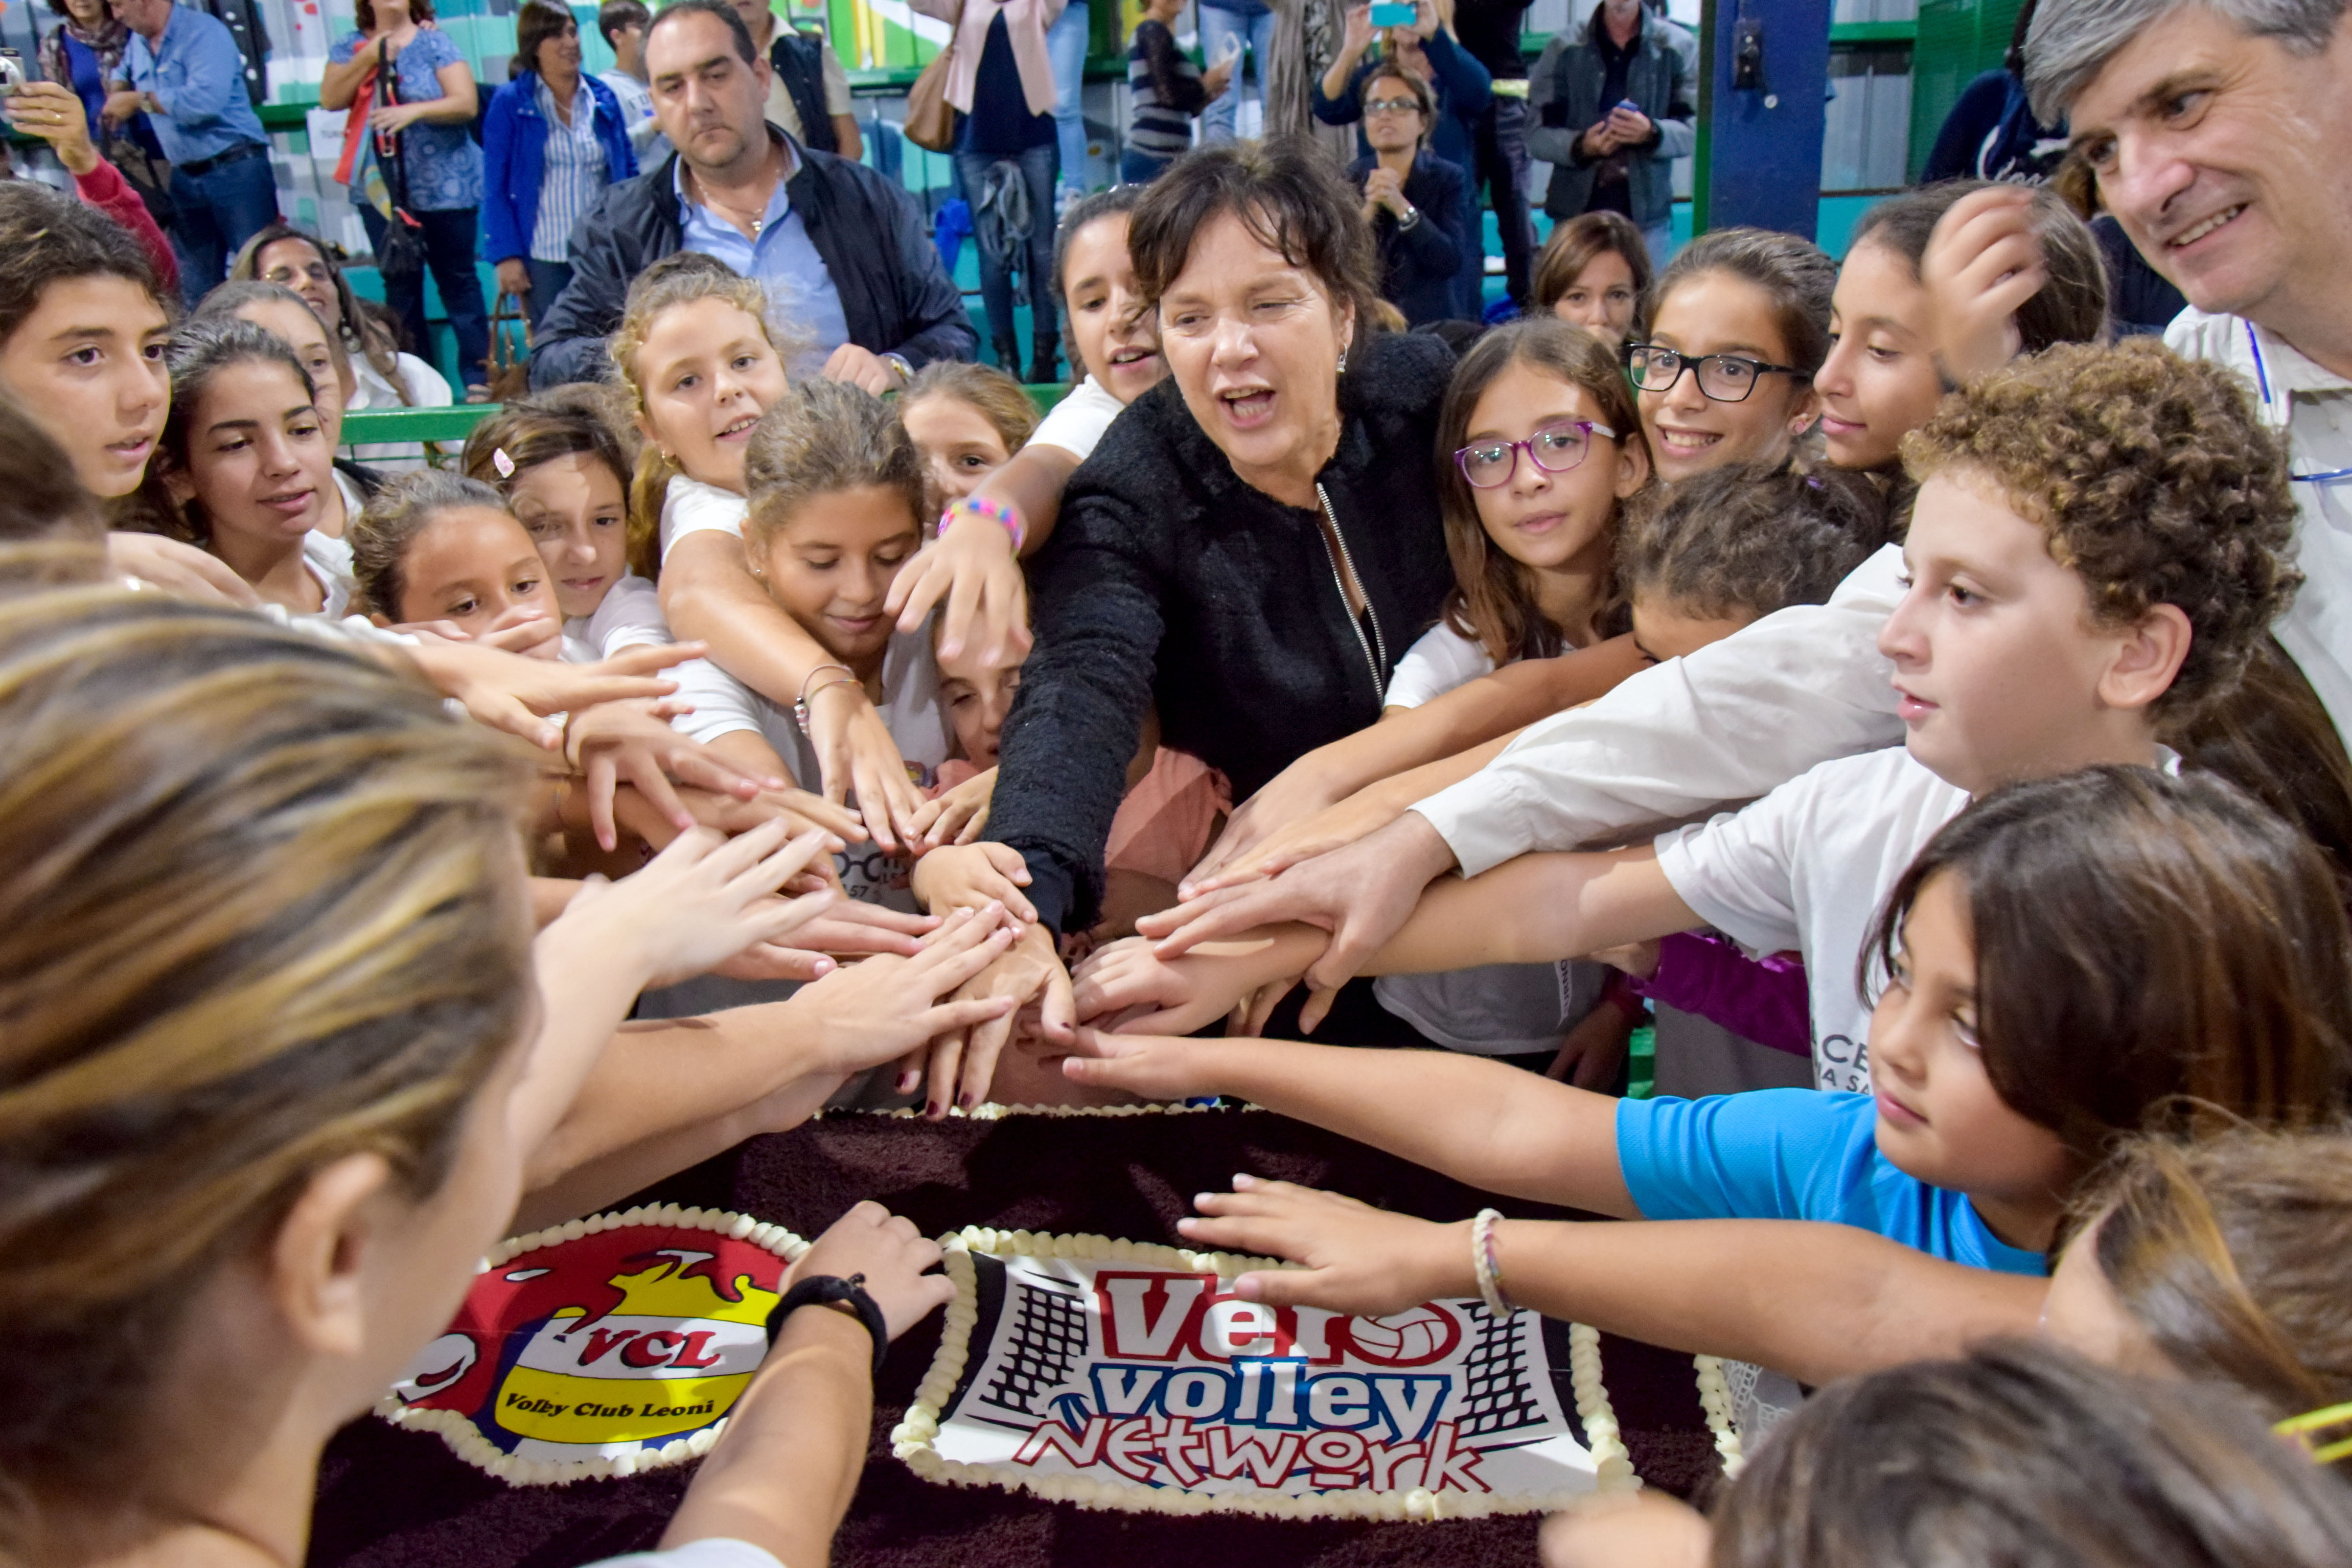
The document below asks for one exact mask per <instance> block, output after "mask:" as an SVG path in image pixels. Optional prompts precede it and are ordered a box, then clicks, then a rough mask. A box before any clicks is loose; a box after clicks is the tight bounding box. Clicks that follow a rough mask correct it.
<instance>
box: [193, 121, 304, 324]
mask: <svg viewBox="0 0 2352 1568" xmlns="http://www.w3.org/2000/svg"><path fill="white" fill-rule="evenodd" d="M172 205H173V209H174V216H173V219H172V249H173V252H174V253H175V254H176V255H177V257H178V258H179V262H180V293H181V295H182V296H183V297H184V299H186V300H187V301H188V308H189V309H190V310H194V308H195V305H196V301H197V300H201V299H203V298H204V297H205V294H206V293H208V292H209V291H210V290H211V289H213V287H214V286H215V284H217V283H219V282H220V281H221V279H224V278H226V277H227V276H228V262H229V258H231V257H233V256H235V255H236V253H237V248H238V247H240V246H242V245H244V244H245V242H246V241H247V240H248V239H251V238H252V237H254V236H255V235H257V234H258V233H260V232H261V231H262V230H263V229H265V228H268V226H270V225H271V224H273V223H276V222H277V221H278V181H277V179H276V177H275V176H273V175H272V174H270V172H269V159H268V155H267V154H264V155H262V156H260V157H257V158H245V159H241V160H239V161H238V162H236V163H226V164H223V165H222V166H221V167H219V168H217V169H207V170H205V172H204V173H203V174H189V173H188V172H187V171H186V170H184V169H174V170H173V171H172Z"/></svg>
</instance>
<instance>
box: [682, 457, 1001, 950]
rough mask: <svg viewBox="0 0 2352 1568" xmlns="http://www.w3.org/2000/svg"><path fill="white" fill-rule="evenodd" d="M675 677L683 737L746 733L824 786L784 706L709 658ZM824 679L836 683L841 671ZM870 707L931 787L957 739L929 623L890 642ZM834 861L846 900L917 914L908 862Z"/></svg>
mask: <svg viewBox="0 0 2352 1568" xmlns="http://www.w3.org/2000/svg"><path fill="white" fill-rule="evenodd" d="M672 493H673V494H675V493H676V487H675V486H674V485H673V487H672ZM676 673H677V681H678V695H679V696H680V697H681V698H683V699H685V700H688V701H689V702H692V703H693V704H694V711H693V712H691V713H686V714H681V715H679V716H678V717H677V719H674V720H672V721H671V724H672V726H673V727H674V728H675V729H677V731H678V732H679V733H680V734H684V735H690V736H692V737H693V738H694V739H695V740H698V741H700V742H704V743H705V744H706V745H707V744H709V742H711V741H713V740H715V739H717V738H718V737H719V736H720V735H727V734H732V733H734V732H735V731H740V730H748V731H751V732H752V733H754V734H757V735H760V736H762V737H764V738H765V739H766V741H767V742H768V744H769V745H771V746H772V747H774V748H775V752H776V755H778V756H779V757H782V759H783V761H784V765H785V766H786V767H788V768H790V769H791V770H792V773H793V782H794V783H796V784H800V785H801V787H803V789H808V790H816V789H821V788H823V787H824V786H823V784H821V783H820V782H819V781H820V770H819V769H818V767H817V758H816V750H815V748H814V747H813V746H811V745H810V744H809V742H808V738H807V737H806V736H804V735H803V734H802V733H801V730H800V726H799V725H798V724H797V723H795V722H794V721H793V710H792V707H791V705H790V704H789V703H779V702H771V701H769V700H767V699H766V698H765V697H763V696H761V694H760V693H758V692H756V691H754V690H752V689H751V688H750V687H748V686H746V685H744V684H743V683H742V682H741V681H740V680H737V679H735V678H734V677H732V676H730V675H729V674H728V673H727V672H726V671H725V670H723V669H720V668H719V667H718V666H717V665H715V664H713V663H711V662H710V661H709V659H696V660H694V661H693V662H692V663H691V664H689V665H687V666H685V667H684V668H680V669H679V670H677V672H676ZM825 675H826V678H827V679H836V680H837V679H840V678H841V676H840V672H839V671H838V670H831V671H827V672H825ZM875 707H876V709H877V710H878V711H879V712H880V713H881V715H882V723H883V726H884V727H885V728H886V729H887V730H888V731H890V739H891V740H893V741H895V742H898V754H899V755H900V756H901V757H903V758H905V759H906V763H907V776H908V778H909V779H911V780H913V781H914V782H915V783H916V784H919V785H921V786H923V787H925V788H929V786H930V785H931V784H933V783H935V782H936V781H937V780H938V777H939V769H940V763H943V762H946V761H947V760H948V753H949V752H950V749H951V748H952V746H953V744H954V738H955V737H954V731H953V730H952V728H951V727H950V725H949V723H948V714H947V705H946V704H945V703H943V702H941V701H940V668H939V665H938V663H937V662H936V661H935V660H934V659H933V658H932V657H931V627H930V624H929V622H926V623H924V625H923V626H922V627H921V629H919V630H918V631H912V632H898V633H894V634H893V635H892V636H891V638H890V646H889V647H888V648H887V649H886V650H885V651H884V653H883V656H882V696H881V699H880V700H879V701H877V703H876V704H875ZM835 865H837V866H838V867H839V868H840V870H841V881H842V885H843V887H845V888H846V889H848V891H849V896H850V897H851V898H854V899H863V900H866V902H868V903H879V904H887V905H888V906H889V907H890V908H892V909H896V910H906V911H907V912H908V913H910V914H912V913H917V912H919V906H918V905H917V903H916V901H915V895H914V893H913V891H912V889H910V888H909V887H908V867H907V863H906V862H905V861H903V860H898V859H894V858H891V857H889V856H887V855H884V854H883V853H882V852H881V851H879V850H877V849H876V848H875V847H874V846H873V845H872V844H870V843H867V844H853V845H851V846H850V847H848V848H847V849H846V850H845V851H843V852H842V853H841V854H840V855H837V856H835Z"/></svg>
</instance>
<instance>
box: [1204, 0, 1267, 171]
mask: <svg viewBox="0 0 2352 1568" xmlns="http://www.w3.org/2000/svg"><path fill="white" fill-rule="evenodd" d="M1200 16H1201V58H1202V61H1203V62H1204V67H1203V68H1206V66H1213V65H1215V64H1216V63H1217V61H1218V60H1219V59H1220V58H1223V55H1224V52H1225V40H1226V39H1227V38H1239V39H1241V40H1242V41H1243V42H1244V43H1246V44H1247V45H1248V46H1249V53H1250V58H1251V59H1252V60H1254V61H1255V62H1256V65H1255V68H1256V71H1257V81H1258V98H1259V100H1261V101H1263V100H1264V99H1265V72H1266V63H1267V62H1268V61H1269V60H1271V59H1273V58H1274V24H1275V15H1274V13H1273V12H1272V11H1268V12H1266V13H1265V15H1264V16H1235V15H1234V13H1232V12H1231V11H1221V10H1219V9H1218V8H1217V7H1216V6H1214V5H1208V4H1207V3H1206V0H1203V3H1202V5H1201V8H1200ZM1241 107H1242V67H1241V62H1240V61H1238V60H1236V61H1235V62H1234V74H1233V79H1232V80H1230V81H1228V82H1226V83H1225V90H1224V91H1223V93H1222V94H1220V95H1219V96H1218V97H1216V98H1215V99H1213V100H1211V102H1210V104H1209V107H1208V108H1206V109H1204V110H1201V144H1202V146H1204V147H1209V146H1214V145H1215V144H1216V143H1217V142H1230V141H1232V140H1233V139H1234V116H1235V115H1237V114H1239V113H1240V112H1241Z"/></svg>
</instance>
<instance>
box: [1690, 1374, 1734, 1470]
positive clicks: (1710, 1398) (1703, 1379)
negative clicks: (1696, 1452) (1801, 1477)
mask: <svg viewBox="0 0 2352 1568" xmlns="http://www.w3.org/2000/svg"><path fill="white" fill-rule="evenodd" d="M1691 1364H1692V1365H1693V1366H1695V1367H1696V1368H1698V1404H1699V1408H1700V1409H1702V1410H1704V1411H1706V1429H1707V1431H1708V1432H1710V1433H1712V1434H1713V1435H1714V1437H1715V1451H1716V1452H1717V1454H1719V1455H1721V1456H1722V1458H1723V1473H1724V1476H1725V1478H1726V1479H1735V1480H1736V1479H1738V1476H1739V1472H1740V1471H1741V1470H1742V1469H1743V1468H1746V1466H1747V1464H1748V1456H1747V1454H1746V1453H1745V1452H1744V1451H1743V1450H1742V1449H1741V1447H1740V1446H1739V1428H1738V1426H1736V1425H1734V1424H1733V1422H1732V1419H1731V1384H1729V1383H1728V1382H1727V1381H1726V1380H1725V1378H1724V1375H1723V1358H1722V1357H1721V1356H1716V1355H1701V1356H1693V1357H1692V1358H1691Z"/></svg>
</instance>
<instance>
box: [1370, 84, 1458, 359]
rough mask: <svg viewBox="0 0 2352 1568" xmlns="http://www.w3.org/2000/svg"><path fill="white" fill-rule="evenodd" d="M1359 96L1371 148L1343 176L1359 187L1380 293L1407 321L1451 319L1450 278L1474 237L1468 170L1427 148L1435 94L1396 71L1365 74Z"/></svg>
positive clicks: (1454, 294) (1453, 295)
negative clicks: (1376, 254) (1376, 251)
mask: <svg viewBox="0 0 2352 1568" xmlns="http://www.w3.org/2000/svg"><path fill="white" fill-rule="evenodd" d="M1361 97H1362V101H1363V106H1364V140H1365V142H1368V143H1370V147H1371V149H1372V150H1371V151H1370V153H1365V154H1364V155H1363V156H1362V157H1360V158H1359V159H1357V160H1356V161H1355V162H1354V163H1351V164H1349V166H1348V177H1349V179H1351V180H1353V181H1355V182H1356V184H1357V186H1358V188H1359V189H1360V190H1361V191H1362V192H1363V193H1364V220H1365V221H1366V222H1367V223H1369V224H1370V225H1371V226H1372V238H1373V240H1374V242H1375V243H1376V244H1378V245H1379V247H1380V249H1381V298H1382V299H1384V300H1387V301H1388V302H1389V303H1390V304H1391V305H1394V306H1395V307H1396V308H1397V309H1398V310H1401V311H1402V312H1403V313H1404V319H1405V321H1406V322H1407V323H1408V324H1410V325H1412V326H1416V327H1417V326H1420V325H1421V324H1422V323H1423V322H1424V321H1447V320H1451V319H1454V318H1457V317H1459V316H1460V315H1461V314H1462V310H1463V300H1462V296H1461V292H1460V290H1459V289H1458V288H1457V287H1456V280H1457V279H1459V277H1460V276H1461V272H1462V258H1463V257H1464V256H1465V254H1467V253H1468V252H1469V251H1470V250H1471V249H1473V248H1475V246H1476V245H1477V243H1478V242H1477V240H1476V238H1475V233H1476V226H1475V216H1476V213H1475V205H1474V204H1473V203H1472V201H1471V199H1470V181H1469V176H1468V175H1467V174H1465V173H1464V172H1463V170H1462V169H1461V167H1460V166H1459V165H1457V164H1454V163H1448V162H1446V161H1445V160H1444V159H1443V158H1441V157H1439V156H1437V155H1436V154H1435V153H1432V152H1430V151H1429V149H1428V142H1429V132H1430V130H1431V128H1432V127H1433V125H1434V124H1435V122H1436V120H1437V99H1436V96H1435V95H1434V94H1433V93H1432V92H1431V91H1430V90H1429V84H1428V83H1427V82H1424V81H1423V80H1422V79H1420V78H1419V77H1416V76H1411V75H1408V74H1406V73H1405V72H1403V71H1401V70H1398V71H1375V72H1374V73H1372V74H1371V75H1370V76H1368V77H1366V78H1365V79H1364V85H1363V89H1362V93H1361Z"/></svg>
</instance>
